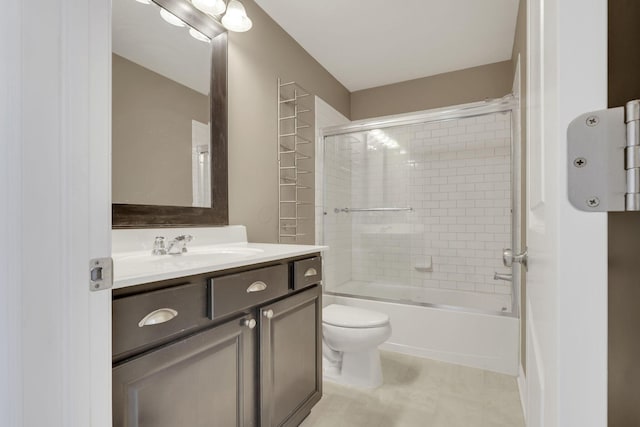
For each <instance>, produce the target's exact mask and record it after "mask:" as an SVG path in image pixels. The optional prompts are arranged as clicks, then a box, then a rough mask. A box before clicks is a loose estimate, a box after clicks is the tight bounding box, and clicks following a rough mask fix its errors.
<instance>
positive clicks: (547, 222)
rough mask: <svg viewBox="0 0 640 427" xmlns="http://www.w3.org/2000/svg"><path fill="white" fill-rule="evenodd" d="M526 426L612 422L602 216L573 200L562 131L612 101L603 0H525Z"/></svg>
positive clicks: (568, 426)
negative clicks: (609, 414)
mask: <svg viewBox="0 0 640 427" xmlns="http://www.w3.org/2000/svg"><path fill="white" fill-rule="evenodd" d="M528 36H529V37H528V58H529V60H528V73H527V75H528V79H527V80H528V91H527V92H528V103H527V106H528V114H527V119H528V120H527V182H528V185H527V189H528V191H527V206H526V209H527V224H526V226H527V244H528V247H529V272H528V275H527V285H526V286H527V292H526V305H527V306H526V313H527V319H526V321H527V322H526V325H527V326H526V341H527V355H526V357H527V378H526V388H527V404H526V406H527V408H526V415H527V425H528V426H529V427H539V426H544V427H556V426H558V427H588V426H594V427H595V426H606V409H607V399H606V397H607V395H606V390H607V388H606V387H607V384H606V380H607V377H606V368H607V365H606V363H607V362H606V360H607V345H606V330H607V329H606V328H607V299H606V289H607V265H606V263H607V256H606V248H607V231H606V215H605V214H592V213H583V212H579V211H577V210H575V209H574V208H573V207H571V206H570V205H569V203H568V200H567V187H566V186H567V184H566V183H567V173H566V164H567V155H566V147H567V144H566V129H567V126H568V123H569V122H570V121H571V120H572V119H573V118H575V117H576V116H578V115H579V114H581V113H584V112H587V111H592V110H598V109H602V108H606V89H607V62H606V61H607V50H606V49H607V1H606V0H528Z"/></svg>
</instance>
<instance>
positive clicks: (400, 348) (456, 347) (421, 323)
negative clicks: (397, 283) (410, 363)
mask: <svg viewBox="0 0 640 427" xmlns="http://www.w3.org/2000/svg"><path fill="white" fill-rule="evenodd" d="M341 290H342V289H341ZM422 291H426V292H428V291H429V290H424V289H423V290H422ZM438 291H439V290H434V293H436V294H437V292H438ZM423 296H425V298H427V299H428V296H427V295H423ZM433 297H434V298H436V299H437V298H440V297H442V295H440V294H437V295H433ZM323 298H324V305H327V304H333V303H335V304H343V305H347V306H353V307H361V308H366V309H369V310H376V311H380V312H383V313H386V314H388V315H389V317H390V318H391V329H392V331H393V332H392V335H391V338H389V340H388V341H387V342H386V343H384V344H382V346H381V347H380V348H381V349H383V350H390V351H395V352H398V353H405V354H410V355H414V356H420V357H426V358H429V359H435V360H440V361H443V362H449V363H456V364H460V365H465V366H471V367H474V368H480V369H487V370H490V371H494V372H500V373H504V374H509V375H514V376H515V375H517V374H518V366H519V362H518V351H519V331H520V327H519V319H518V318H517V317H516V316H514V315H513V314H511V313H495V314H485V313H483V312H482V310H480V309H477V308H468V309H465V308H458V307H449V305H450V304H446V305H447V307H432V306H425V305H416V304H409V303H407V304H404V303H398V302H386V301H381V300H374V299H365V298H360V297H358V298H355V297H348V296H341V295H336V294H332V293H325V295H324V296H323ZM432 301H433V300H432ZM440 303H441V304H442V301H440ZM501 304H502V303H501ZM509 305H510V304H509ZM499 307H502V305H499ZM509 308H510V307H509ZM491 311H493V310H491Z"/></svg>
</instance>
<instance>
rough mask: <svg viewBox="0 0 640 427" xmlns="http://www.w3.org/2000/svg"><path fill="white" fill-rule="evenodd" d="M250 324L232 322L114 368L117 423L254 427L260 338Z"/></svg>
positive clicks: (150, 426)
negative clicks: (257, 350) (256, 360)
mask: <svg viewBox="0 0 640 427" xmlns="http://www.w3.org/2000/svg"><path fill="white" fill-rule="evenodd" d="M250 320H251V317H250V316H244V317H242V318H239V319H235V320H232V321H229V322H227V323H224V324H222V325H220V326H217V327H215V328H213V329H208V330H206V331H204V332H201V333H198V334H195V335H192V336H191V337H188V338H185V339H183V340H181V341H177V342H175V343H172V344H170V345H168V346H166V347H161V348H159V349H158V350H155V351H151V352H149V353H146V354H143V355H142V356H140V357H138V358H135V359H132V360H130V361H126V362H124V363H122V364H120V365H116V366H114V368H113V425H114V426H115V427H176V426H189V427H211V426H221V427H223V426H224V427H231V426H238V427H246V426H256V425H257V414H256V409H257V407H256V406H257V405H256V393H255V392H256V387H257V385H256V383H255V356H256V353H255V351H256V350H255V344H256V339H257V337H256V333H255V331H256V329H251V328H250V327H249V326H247V325H249V323H248V321H250ZM253 325H255V323H253Z"/></svg>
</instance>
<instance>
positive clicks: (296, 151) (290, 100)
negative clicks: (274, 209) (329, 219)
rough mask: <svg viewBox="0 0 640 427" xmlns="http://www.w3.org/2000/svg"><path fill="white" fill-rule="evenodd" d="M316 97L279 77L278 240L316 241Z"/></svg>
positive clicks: (292, 241) (284, 241) (287, 241)
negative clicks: (312, 237)
mask: <svg viewBox="0 0 640 427" xmlns="http://www.w3.org/2000/svg"><path fill="white" fill-rule="evenodd" d="M313 112H314V97H313V96H312V95H311V93H309V92H308V91H307V90H305V89H304V88H303V87H301V86H300V85H298V84H297V83H296V82H287V83H283V82H281V81H280V79H278V200H279V203H278V241H279V242H280V243H313V240H312V239H311V240H310V236H313V218H314V200H315V195H314V192H313V187H314V186H313V184H314V182H313V178H314V177H313V175H314V174H313V171H314V146H313V140H314V138H315V134H314V125H313V122H314V116H313Z"/></svg>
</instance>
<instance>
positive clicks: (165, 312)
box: [138, 308, 178, 328]
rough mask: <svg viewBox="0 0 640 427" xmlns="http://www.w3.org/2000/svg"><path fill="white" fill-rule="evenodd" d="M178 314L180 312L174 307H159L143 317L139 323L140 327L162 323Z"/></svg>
mask: <svg viewBox="0 0 640 427" xmlns="http://www.w3.org/2000/svg"><path fill="white" fill-rule="evenodd" d="M177 315H178V312H177V311H175V310H174V309H172V308H159V309H157V310H154V311H152V312H151V313H149V314H147V315H146V316H144V317H143V318H142V320H141V321H140V322H139V323H138V327H139V328H142V327H144V326H150V325H158V324H160V323H164V322H168V321H169V320H171V319H173V318H174V317H176V316H177Z"/></svg>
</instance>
